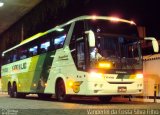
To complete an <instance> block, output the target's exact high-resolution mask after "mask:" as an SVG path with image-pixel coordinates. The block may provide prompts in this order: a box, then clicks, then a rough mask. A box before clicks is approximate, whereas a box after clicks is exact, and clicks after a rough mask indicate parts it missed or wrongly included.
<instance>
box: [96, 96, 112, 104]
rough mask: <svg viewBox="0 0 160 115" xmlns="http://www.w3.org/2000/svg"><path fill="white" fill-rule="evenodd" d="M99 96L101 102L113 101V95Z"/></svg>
mask: <svg viewBox="0 0 160 115" xmlns="http://www.w3.org/2000/svg"><path fill="white" fill-rule="evenodd" d="M98 98H99V100H100V102H102V103H108V102H110V101H111V99H112V96H100V97H98Z"/></svg>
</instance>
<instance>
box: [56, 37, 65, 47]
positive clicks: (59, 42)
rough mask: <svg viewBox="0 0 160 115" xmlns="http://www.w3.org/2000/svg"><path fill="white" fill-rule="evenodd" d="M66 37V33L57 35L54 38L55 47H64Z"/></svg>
mask: <svg viewBox="0 0 160 115" xmlns="http://www.w3.org/2000/svg"><path fill="white" fill-rule="evenodd" d="M65 39H66V35H62V36H59V37H56V38H55V39H54V46H55V49H59V48H62V47H63V44H64V41H65Z"/></svg>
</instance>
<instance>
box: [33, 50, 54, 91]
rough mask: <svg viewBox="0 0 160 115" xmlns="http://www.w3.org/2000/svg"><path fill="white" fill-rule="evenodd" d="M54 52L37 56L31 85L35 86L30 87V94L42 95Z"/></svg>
mask: <svg viewBox="0 0 160 115" xmlns="http://www.w3.org/2000/svg"><path fill="white" fill-rule="evenodd" d="M54 54H55V51H53V52H48V53H47V54H41V55H40V56H39V59H38V62H37V66H36V71H35V74H34V78H33V81H32V84H36V86H33V85H32V87H31V92H38V93H43V92H44V90H45V83H47V80H48V77H49V73H50V68H51V66H52V62H53V56H52V55H54Z"/></svg>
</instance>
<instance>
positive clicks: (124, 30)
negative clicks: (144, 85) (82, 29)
mask: <svg viewBox="0 0 160 115" xmlns="http://www.w3.org/2000/svg"><path fill="white" fill-rule="evenodd" d="M99 22H101V21H96V22H94V23H92V24H91V27H92V30H93V31H94V33H95V37H96V46H95V47H91V48H90V62H91V64H90V67H91V68H97V67H98V68H108V69H142V55H141V47H140V42H139V41H138V34H137V31H136V28H135V26H133V25H132V26H131V25H130V24H126V23H125V24H122V23H120V24H119V23H117V24H111V22H110V23H108V25H109V26H107V25H105V24H106V23H104V21H102V22H103V25H101V23H99ZM111 25H113V27H112V26H111ZM123 25H124V26H123ZM104 26H106V27H104Z"/></svg>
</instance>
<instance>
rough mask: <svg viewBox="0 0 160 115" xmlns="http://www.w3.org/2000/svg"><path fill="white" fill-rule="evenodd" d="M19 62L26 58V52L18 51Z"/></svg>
mask: <svg viewBox="0 0 160 115" xmlns="http://www.w3.org/2000/svg"><path fill="white" fill-rule="evenodd" d="M19 57H20V60H21V59H25V58H27V50H25V49H23V50H21V51H20V56H19Z"/></svg>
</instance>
